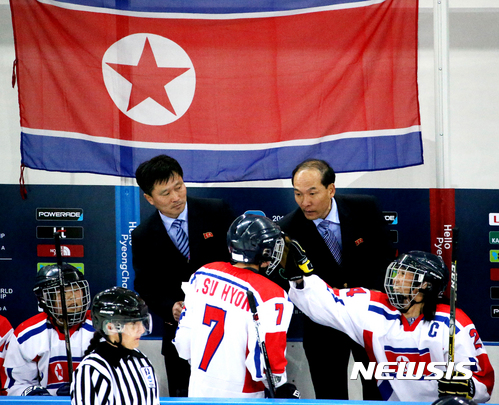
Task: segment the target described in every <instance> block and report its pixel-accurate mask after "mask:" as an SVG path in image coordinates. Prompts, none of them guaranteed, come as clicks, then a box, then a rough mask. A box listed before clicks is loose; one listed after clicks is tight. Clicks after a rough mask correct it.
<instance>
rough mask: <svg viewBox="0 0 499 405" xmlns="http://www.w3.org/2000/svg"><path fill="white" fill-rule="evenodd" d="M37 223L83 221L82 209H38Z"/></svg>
mask: <svg viewBox="0 0 499 405" xmlns="http://www.w3.org/2000/svg"><path fill="white" fill-rule="evenodd" d="M36 219H37V221H83V209H81V208H37V209H36Z"/></svg>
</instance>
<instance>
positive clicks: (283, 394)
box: [275, 383, 301, 399]
mask: <svg viewBox="0 0 499 405" xmlns="http://www.w3.org/2000/svg"><path fill="white" fill-rule="evenodd" d="M275 397H276V398H290V399H300V398H301V393H300V391H298V389H297V388H296V385H294V384H291V383H285V384H283V385H281V386H280V387H277V388H276V390H275Z"/></svg>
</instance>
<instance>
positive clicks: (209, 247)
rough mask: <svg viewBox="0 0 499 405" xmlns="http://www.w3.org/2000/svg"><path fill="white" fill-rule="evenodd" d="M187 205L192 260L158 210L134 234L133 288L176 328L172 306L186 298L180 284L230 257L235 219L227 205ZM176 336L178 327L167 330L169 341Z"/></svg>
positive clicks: (198, 201)
mask: <svg viewBox="0 0 499 405" xmlns="http://www.w3.org/2000/svg"><path fill="white" fill-rule="evenodd" d="M187 204H188V218H187V223H188V228H189V249H190V256H191V258H190V260H189V261H188V260H187V259H186V258H185V257H184V256H183V255H182V254H181V253H180V252H179V251H178V249H177V248H176V247H175V245H174V244H173V242H172V240H171V239H170V237H169V236H168V233H167V232H166V229H165V226H164V225H163V222H162V220H161V217H160V215H159V212H158V211H156V212H154V214H152V215H151V216H150V217H149V218H147V219H146V220H144V221H142V223H141V224H140V225H139V226H137V228H135V229H134V230H133V231H132V260H133V267H134V270H135V284H134V288H135V290H136V291H137V292H138V293H139V294H140V296H141V297H142V298H143V299H144V301H145V302H146V304H147V305H148V307H149V308H150V310H151V311H152V312H154V313H155V314H156V315H159V316H161V317H162V318H163V319H164V321H165V322H168V323H173V324H174V325H176V323H175V321H174V319H173V315H172V307H173V304H174V303H175V302H177V301H182V300H183V299H184V293H183V292H182V290H181V283H182V282H183V281H189V277H190V276H191V274H192V273H194V272H195V271H196V270H197V269H199V268H200V267H201V266H203V265H204V264H207V263H212V262H216V261H229V258H230V257H229V251H228V248H227V231H228V229H229V226H230V224H231V223H232V221H233V219H234V217H233V215H232V211H231V209H230V208H229V206H228V204H226V203H224V202H223V201H222V200H219V199H207V198H194V197H187ZM174 334H175V327H172V328H165V337H167V338H168V340H171V339H170V338H172V337H173V336H174ZM165 340H167V339H163V345H164V344H165ZM168 343H169V341H168Z"/></svg>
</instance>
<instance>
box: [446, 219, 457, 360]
mask: <svg viewBox="0 0 499 405" xmlns="http://www.w3.org/2000/svg"><path fill="white" fill-rule="evenodd" d="M458 246H459V228H454V229H453V230H452V263H451V271H450V296H449V300H450V302H449V305H450V311H449V355H448V358H447V366H449V364H450V363H454V357H455V353H454V350H455V343H454V337H455V334H456V300H457V296H456V295H457V253H458Z"/></svg>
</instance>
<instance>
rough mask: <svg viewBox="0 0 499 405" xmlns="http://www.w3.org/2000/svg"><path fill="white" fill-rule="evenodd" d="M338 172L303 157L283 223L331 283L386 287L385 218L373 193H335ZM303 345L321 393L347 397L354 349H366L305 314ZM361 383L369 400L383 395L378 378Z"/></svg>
mask: <svg viewBox="0 0 499 405" xmlns="http://www.w3.org/2000/svg"><path fill="white" fill-rule="evenodd" d="M335 178H336V175H335V173H334V170H333V169H332V168H331V167H330V166H329V164H328V163H326V162H325V161H322V160H316V159H309V160H306V161H304V162H302V163H300V164H299V165H298V166H297V167H296V168H295V170H294V171H293V174H292V184H293V188H294V194H295V200H296V203H297V204H298V206H299V208H297V209H296V210H295V211H293V212H291V213H289V214H288V215H286V216H285V217H284V218H283V219H281V220H280V221H279V225H280V227H281V229H282V230H283V231H284V232H285V233H287V234H288V235H289V236H290V237H291V238H293V239H296V240H298V242H299V243H300V244H301V245H302V247H303V248H304V249H305V251H306V254H307V256H308V258H309V259H310V261H311V262H312V264H313V266H314V273H315V274H317V275H318V276H319V277H321V278H322V279H323V280H324V281H325V282H326V283H328V284H329V285H330V286H331V287H335V288H349V287H351V288H355V287H366V288H369V289H377V290H383V282H384V277H385V272H386V268H387V266H388V264H389V263H390V262H391V261H392V260H393V259H394V257H395V251H394V249H393V247H392V244H391V241H390V236H389V231H388V228H387V224H386V221H385V220H384V217H383V215H382V212H381V211H380V210H379V208H378V206H377V202H376V199H375V198H374V197H372V196H365V195H336V188H335V184H334V182H335ZM354 292H355V290H352V293H354ZM303 347H304V350H305V354H306V356H307V360H308V362H309V366H310V373H311V377H312V382H313V385H314V390H315V395H316V398H318V399H348V378H349V376H348V375H347V369H348V361H349V358H350V352H352V354H353V355H354V359H355V361H363V362H368V361H369V360H368V358H367V355H366V353H365V350H364V349H363V348H362V347H361V346H360V345H357V344H356V343H354V342H353V341H352V340H351V339H350V338H349V337H348V336H346V335H345V334H343V333H341V332H338V331H336V330H333V329H332V328H326V327H324V326H321V325H319V324H316V323H314V322H312V321H311V320H310V319H309V318H307V317H305V316H304V332H303ZM362 387H363V397H364V399H365V400H381V396H380V394H379V391H378V389H377V387H376V381H374V380H373V381H362Z"/></svg>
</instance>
